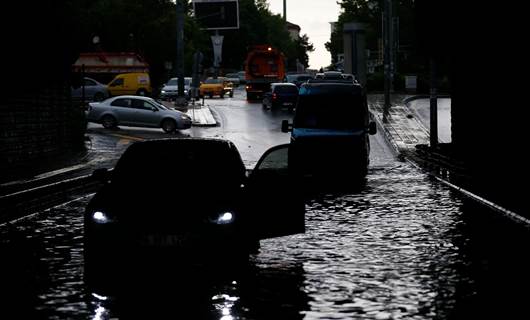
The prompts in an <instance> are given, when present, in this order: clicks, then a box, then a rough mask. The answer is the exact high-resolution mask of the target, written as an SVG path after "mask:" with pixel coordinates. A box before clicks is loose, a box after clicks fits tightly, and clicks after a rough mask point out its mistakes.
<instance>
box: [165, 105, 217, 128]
mask: <svg viewBox="0 0 530 320" xmlns="http://www.w3.org/2000/svg"><path fill="white" fill-rule="evenodd" d="M162 104H163V105H164V106H166V107H168V108H171V109H177V110H179V111H182V112H184V113H186V114H187V115H189V116H190V117H191V119H192V125H194V126H216V125H217V121H216V120H215V118H214V116H213V114H212V111H211V110H210V107H209V106H208V105H207V104H204V105H203V104H202V102H201V101H200V100H199V101H196V102H195V104H192V103H191V102H190V103H189V104H188V105H187V106H186V107H182V108H178V107H175V105H174V103H173V102H169V101H163V102H162Z"/></svg>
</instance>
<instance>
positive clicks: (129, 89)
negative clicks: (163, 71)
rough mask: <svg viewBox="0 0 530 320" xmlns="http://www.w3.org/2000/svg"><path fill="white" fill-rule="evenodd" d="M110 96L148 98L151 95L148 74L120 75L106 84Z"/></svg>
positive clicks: (151, 90)
mask: <svg viewBox="0 0 530 320" xmlns="http://www.w3.org/2000/svg"><path fill="white" fill-rule="evenodd" d="M108 88H109V91H110V95H111V96H120V95H127V94H128V95H138V96H149V95H151V94H152V93H153V89H152V88H151V80H150V77H149V74H148V73H142V72H135V73H122V74H119V75H117V76H116V77H114V79H112V81H111V82H110V83H109V84H108Z"/></svg>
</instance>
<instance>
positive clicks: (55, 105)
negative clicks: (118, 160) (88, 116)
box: [0, 85, 86, 176]
mask: <svg viewBox="0 0 530 320" xmlns="http://www.w3.org/2000/svg"><path fill="white" fill-rule="evenodd" d="M68 94H69V92H68V89H66V88H65V86H61V85H54V86H51V87H50V88H45V89H41V90H39V91H38V92H35V93H31V92H26V93H18V94H14V95H13V96H11V97H7V99H5V100H4V99H2V101H1V102H0V172H1V173H2V175H3V176H5V175H7V174H10V173H11V172H12V171H14V170H31V169H32V167H33V168H34V167H35V166H37V165H41V164H42V163H39V162H41V161H50V159H52V160H53V159H54V157H58V156H61V155H64V154H65V153H68V152H71V151H74V150H80V149H81V148H82V147H83V137H84V131H85V128H86V122H85V118H84V112H83V110H82V109H81V108H80V107H79V106H78V105H77V106H76V105H74V104H73V103H71V101H70V98H69V96H68Z"/></svg>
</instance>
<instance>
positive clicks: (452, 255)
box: [0, 105, 530, 320]
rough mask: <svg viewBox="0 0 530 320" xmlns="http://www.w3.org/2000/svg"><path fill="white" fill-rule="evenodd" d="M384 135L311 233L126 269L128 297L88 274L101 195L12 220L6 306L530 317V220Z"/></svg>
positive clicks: (7, 312) (3, 230) (237, 314)
mask: <svg viewBox="0 0 530 320" xmlns="http://www.w3.org/2000/svg"><path fill="white" fill-rule="evenodd" d="M252 107H254V108H256V107H259V108H261V106H255V105H253V106H252ZM222 108H223V106H220V107H218V110H219V109H222ZM258 111H259V112H261V110H258ZM230 112H235V111H234V110H231V111H230ZM242 112H245V110H243V111H242ZM253 112H255V110H254V111H253ZM226 114H228V113H225V116H226ZM266 116H269V115H266ZM281 116H282V115H280V116H278V117H281ZM266 122H269V123H273V122H275V121H271V119H270V118H267V120H266ZM194 130H198V129H194ZM208 130H209V129H204V131H203V135H204V136H212V135H223V127H219V128H212V129H211V131H208ZM230 130H231V131H230V134H231V135H232V136H237V135H238V133H237V132H234V131H233V129H232V128H231V129H230ZM241 130H243V129H241ZM260 130H262V128H258V129H257V132H258V133H256V134H259V131H260ZM271 130H273V129H271ZM274 130H276V128H274ZM248 135H249V136H252V130H250V131H249V132H248ZM275 135H276V133H274V134H271V136H275ZM252 139H257V138H256V135H254V136H253V138H252ZM281 139H283V137H282V138H281ZM382 141H383V140H382V137H381V136H380V135H377V136H374V137H373V138H372V141H371V142H372V155H371V165H370V170H369V172H368V176H367V181H366V184H365V185H364V186H362V187H361V188H360V190H358V191H356V192H350V193H347V194H323V195H318V196H312V197H311V198H310V199H308V201H307V204H306V206H307V213H306V233H305V234H300V235H296V236H289V237H283V238H276V239H271V240H265V241H261V249H260V253H258V254H256V255H253V256H251V259H250V262H249V264H248V265H246V266H240V267H238V268H232V267H229V268H222V266H223V265H224V264H225V262H224V261H220V264H219V268H213V269H209V270H206V271H204V270H193V271H191V273H183V272H182V269H181V268H180V267H181V266H180V265H179V263H178V258H177V259H176V260H177V261H176V263H175V261H173V263H175V264H168V265H160V266H157V265H154V266H152V267H153V268H154V270H158V271H157V272H154V273H151V272H149V273H145V274H142V273H134V274H128V279H129V281H128V282H127V283H126V284H125V287H121V288H119V290H118V291H119V292H120V293H119V294H118V295H116V296H111V295H104V294H100V293H97V292H94V291H92V290H91V289H90V288H87V286H86V284H85V283H84V279H83V259H84V258H83V216H82V213H83V210H84V207H85V205H86V204H87V202H88V201H89V199H90V197H91V195H87V196H86V197H83V198H80V199H78V200H76V201H73V202H71V203H69V204H65V205H62V206H60V207H56V208H53V209H51V210H48V211H46V212H43V213H41V214H39V215H35V216H33V217H30V218H28V219H24V220H20V221H17V222H15V223H12V224H9V225H3V226H1V227H0V254H1V260H2V272H1V274H0V282H1V283H2V284H3V285H2V286H1V289H0V292H1V296H0V297H1V298H2V300H0V301H2V304H4V305H2V309H1V310H2V311H1V312H2V313H3V314H0V317H1V318H6V319H15V318H20V319H110V318H138V317H139V316H145V317H146V318H147V317H151V318H161V317H162V315H163V318H177V319H180V318H186V319H220V320H235V319H475V318H477V319H478V318H481V317H482V318H484V316H486V315H495V316H499V317H501V316H512V315H520V314H523V312H524V306H525V305H524V304H523V301H524V300H526V299H524V298H525V296H527V295H526V294H524V292H525V289H526V288H528V286H527V285H528V284H529V282H530V281H529V278H530V277H529V275H528V273H527V270H530V269H529V267H530V266H529V263H528V262H526V261H525V260H526V259H525V257H524V256H525V255H526V250H525V251H523V250H524V246H525V244H527V243H528V232H527V230H524V229H519V227H518V226H514V225H511V224H510V223H508V222H506V221H505V220H504V219H502V218H500V217H499V216H497V215H495V214H493V213H491V212H489V211H487V210H486V209H483V208H481V207H478V206H476V205H473V204H470V203H468V202H467V200H465V199H464V198H462V197H461V196H460V195H459V194H457V193H455V192H454V191H452V190H450V189H449V188H447V187H445V186H443V185H442V184H440V183H438V182H436V181H434V180H432V179H431V178H429V177H428V176H427V175H426V174H424V173H422V172H420V171H418V170H417V169H416V168H414V167H413V166H411V165H409V164H407V163H406V162H400V161H398V160H397V159H395V158H394V157H393V155H392V153H391V152H390V150H389V149H388V147H386V146H385V145H384V142H382ZM279 143H283V141H280V142H279ZM264 144H265V143H264ZM238 147H239V148H241V143H240V145H238ZM248 152H249V151H248V150H247V151H245V152H242V154H245V153H248ZM254 157H256V158H257V157H259V154H254ZM244 158H246V157H244ZM246 160H248V158H246ZM253 160H254V158H253V159H250V161H249V162H252V161H253ZM205 188H207V185H205ZM188 271H189V270H188ZM128 272H129V271H128V270H125V271H124V273H128ZM156 273H158V274H156ZM518 291H519V292H522V293H521V294H518V293H517V292H518Z"/></svg>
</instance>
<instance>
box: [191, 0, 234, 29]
mask: <svg viewBox="0 0 530 320" xmlns="http://www.w3.org/2000/svg"><path fill="white" fill-rule="evenodd" d="M193 12H194V15H195V19H196V20H197V22H198V23H199V24H200V25H201V26H202V29H205V30H225V29H239V2H238V0H193Z"/></svg>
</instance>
